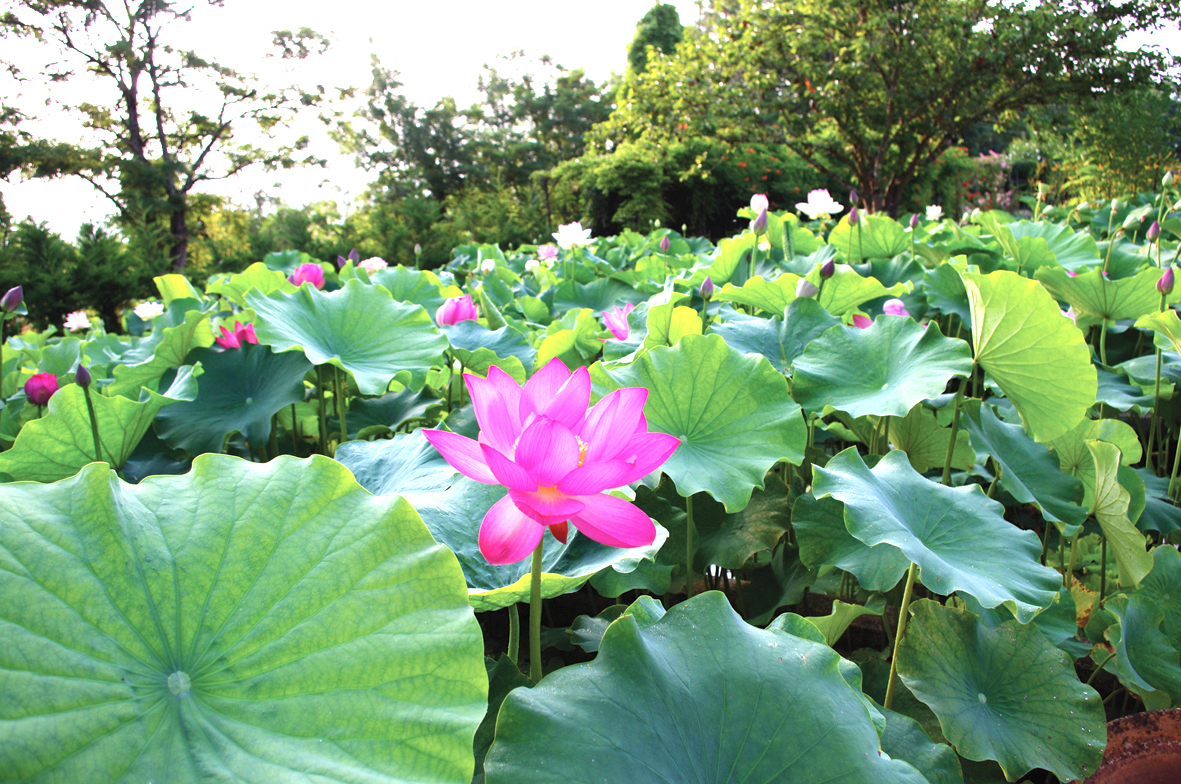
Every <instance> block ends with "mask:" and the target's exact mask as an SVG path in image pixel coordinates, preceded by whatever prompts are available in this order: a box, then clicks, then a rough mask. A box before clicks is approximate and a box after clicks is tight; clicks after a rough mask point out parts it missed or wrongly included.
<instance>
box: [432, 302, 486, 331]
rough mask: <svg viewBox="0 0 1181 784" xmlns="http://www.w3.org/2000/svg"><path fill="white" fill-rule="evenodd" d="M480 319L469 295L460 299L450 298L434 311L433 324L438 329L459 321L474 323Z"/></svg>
mask: <svg viewBox="0 0 1181 784" xmlns="http://www.w3.org/2000/svg"><path fill="white" fill-rule="evenodd" d="M479 317H480V314H479V313H478V312H477V311H476V305H475V303H474V302H472V295H471V294H464V295H463V296H462V297H452V298H451V299H449V300H447V301H445V302H444V303H443V304H442V305H440V306H439V309H438V310H436V311H435V323H436V324H438V325H439V326H440V327H441V326H443V325H444V324H447V325H451V324H458V323H459V322H461V321H475V320H476V319H478V318H479Z"/></svg>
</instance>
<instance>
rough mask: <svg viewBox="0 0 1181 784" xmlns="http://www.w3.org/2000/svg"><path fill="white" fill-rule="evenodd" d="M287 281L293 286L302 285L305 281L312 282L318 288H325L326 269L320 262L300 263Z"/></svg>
mask: <svg viewBox="0 0 1181 784" xmlns="http://www.w3.org/2000/svg"><path fill="white" fill-rule="evenodd" d="M287 281H288V282H289V283H290V284H291V285H292V286H296V287H299V286H302V285H303V284H305V283H311V284H312V285H313V286H315V287H316V288H318V289H322V288H324V270H323V269H322V268H321V267H320V265H319V264H313V263H311V262H308V263H307V264H300V265H299V266H298V267H296V268H295V272H293V273H291V276H290V277H289V278H287Z"/></svg>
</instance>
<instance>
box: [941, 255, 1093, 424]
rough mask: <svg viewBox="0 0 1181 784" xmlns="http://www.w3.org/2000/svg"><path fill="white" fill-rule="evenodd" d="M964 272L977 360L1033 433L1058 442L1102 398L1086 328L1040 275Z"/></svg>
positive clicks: (1004, 272)
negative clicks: (1069, 313) (1067, 311)
mask: <svg viewBox="0 0 1181 784" xmlns="http://www.w3.org/2000/svg"><path fill="white" fill-rule="evenodd" d="M1063 274H1065V272H1063ZM962 277H963V280H964V287H965V288H966V289H967V291H968V299H969V300H970V301H971V303H972V340H973V343H974V346H975V350H976V361H977V362H979V363H980V366H981V367H983V368H984V369H985V370H986V371H987V372H988V374H989V375H990V376H992V379H993V380H994V381H995V382H996V383H997V385H998V386H999V387H1000V388H1001V391H1003V392H1004V393H1005V397H1007V398H1009V400H1011V401H1012V402H1013V405H1014V406H1016V407H1017V411H1018V412H1019V413H1020V414H1021V419H1022V421H1024V422H1025V427H1026V432H1028V433H1029V435H1031V436H1032V437H1033V439H1034V440H1035V441H1039V442H1041V443H1043V444H1044V443H1047V442H1049V441H1053V440H1054V439H1055V438H1057V437H1058V436H1060V435H1062V434H1063V433H1065V432H1066V431H1067V430H1070V429H1071V428H1072V427H1074V426H1075V425H1077V424H1078V423H1079V422H1080V421H1081V420H1082V418H1083V417H1084V416H1085V415H1086V412H1087V410H1088V409H1090V408H1091V406H1093V405H1094V404H1095V394H1096V390H1097V386H1098V382H1097V380H1096V374H1095V368H1094V366H1093V365H1092V364H1091V352H1090V350H1089V349H1088V348H1087V345H1086V342H1085V341H1084V340H1083V333H1082V332H1081V331H1080V330H1079V329H1078V328H1077V327H1076V326H1075V325H1074V323H1073V322H1072V321H1071V320H1070V319H1068V318H1064V317H1063V316H1062V312H1061V310H1060V309H1059V307H1058V303H1057V302H1055V301H1054V300H1053V299H1051V298H1050V295H1049V294H1048V293H1046V290H1045V289H1044V288H1042V287H1041V286H1040V285H1038V283H1037V282H1036V281H1032V280H1028V279H1027V278H1023V277H1021V276H1020V275H1018V274H1016V273H1014V272H1007V271H1003V270H1002V271H1000V272H993V273H991V274H989V275H978V274H974V273H970V272H965V273H963V275H962Z"/></svg>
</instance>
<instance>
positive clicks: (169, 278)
mask: <svg viewBox="0 0 1181 784" xmlns="http://www.w3.org/2000/svg"><path fill="white" fill-rule="evenodd" d="M152 283H154V284H156V291H158V292H160V298H161V299H162V300H164V307H165V308H168V307H170V306H171V305H172V301H173V300H177V299H201V292H199V291H197V290H196V289H195V288H193V284H192V283H190V282H189V279H188V278H186V277H185V276H184V275H180V274H177V273H175V272H174V273H170V274H168V275H160V276H158V277H155V278H152Z"/></svg>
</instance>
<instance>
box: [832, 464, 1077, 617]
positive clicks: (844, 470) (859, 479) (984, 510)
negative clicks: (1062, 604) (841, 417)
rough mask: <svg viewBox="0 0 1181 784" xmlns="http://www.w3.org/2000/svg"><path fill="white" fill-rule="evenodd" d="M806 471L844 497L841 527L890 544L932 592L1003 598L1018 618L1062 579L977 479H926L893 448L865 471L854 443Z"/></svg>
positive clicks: (992, 602)
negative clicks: (966, 483) (968, 482)
mask: <svg viewBox="0 0 1181 784" xmlns="http://www.w3.org/2000/svg"><path fill="white" fill-rule="evenodd" d="M813 471H814V474H815V478H814V480H813V483H812V491H813V492H814V493H815V494H816V496H817V498H822V497H824V496H826V495H831V496H832V497H833V498H836V499H837V500H838V501H841V502H842V503H844V505H845V525H846V527H847V528H848V529H849V533H851V534H852V535H853V536H855V537H856V538H858V539H860V540H861V541H863V542H865V543H866V544H868V545H870V546H876V545H879V544H882V543H886V544H890V545H893V546H894V547H897V548H898V549H899V550H901V551H902V552H903V553H904V554H905V555H906V557H907V558H909V559H910V560H911V561H912V562H914V563H916V564H918V566H919V568H920V569H921V570H922V582H923V585H925V586H927V588H929V589H931V590H932V591H934V592H935V593H938V594H942V595H947V594H950V593H952V592H953V591H963V592H964V593H967V594H970V595H972V596H974V597H975V598H976V599H977V600H978V601H979V602H980V604H982V605H983V606H985V607H996V606H997V605H998V604H1001V603H1004V604H1005V605H1006V606H1008V607H1009V609H1010V610H1012V611H1013V614H1014V615H1016V616H1017V617H1018V618H1019V619H1020V620H1021V622H1022V623H1026V622H1028V621H1029V619H1031V618H1032V617H1033V616H1034V615H1036V614H1037V612H1038V610H1040V609H1041V608H1042V607H1045V606H1046V605H1048V604H1049V603H1050V602H1052V601H1054V597H1055V596H1056V595H1057V593H1058V586H1059V584H1061V581H1062V578H1061V576H1060V575H1059V574H1058V573H1057V572H1055V571H1054V570H1053V569H1047V568H1046V567H1044V566H1041V565H1040V564H1039V563H1038V558H1039V556H1040V555H1041V543H1040V542H1039V541H1038V538H1037V536H1036V535H1035V534H1034V533H1033V532H1032V531H1022V530H1020V529H1018V528H1016V527H1015V526H1013V525H1012V524H1010V523H1009V522H1008V521H1006V520H1005V518H1004V517H1002V515H1003V514H1004V511H1005V508H1004V507H1003V506H1001V505H1000V504H999V503H997V502H996V501H993V500H992V499H990V498H988V497H986V496H985V495H984V493H983V492H981V490H980V487H979V486H978V485H972V486H970V487H946V486H944V485H941V484H936V483H935V482H931V481H929V480H927V479H924V478H923V477H922V476H920V475H919V474H917V473H915V470H914V469H913V468H911V467H910V463H909V462H907V460H906V455H904V454H903V453H901V452H890V453H889V454H887V455H886V456H885V457H883V458H882V459H881V460H880V461H879V462H878V464H877V465H876V466H874V468H873V470H872V471H871V470H870V469H869V468H868V467H867V466H866V465H865V463H864V462H863V461H862V459H861V456H860V455H859V454H858V453H857V449H856V447H850V448H849V449H846V450H845V451H844V452H841V453H840V454H838V455H837V456H836V457H834V458H833V459H832V460H830V461H829V462H828V465H826V466H825V467H824V468H820V467H814V468H813Z"/></svg>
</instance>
